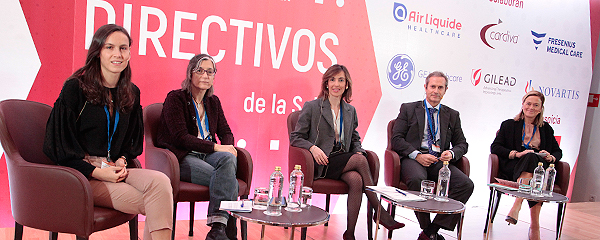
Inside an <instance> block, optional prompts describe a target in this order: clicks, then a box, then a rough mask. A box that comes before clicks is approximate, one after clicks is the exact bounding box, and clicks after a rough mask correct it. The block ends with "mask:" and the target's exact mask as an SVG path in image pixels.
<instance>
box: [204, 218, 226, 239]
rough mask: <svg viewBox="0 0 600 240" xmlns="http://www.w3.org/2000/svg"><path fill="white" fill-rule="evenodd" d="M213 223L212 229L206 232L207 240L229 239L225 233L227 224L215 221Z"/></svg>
mask: <svg viewBox="0 0 600 240" xmlns="http://www.w3.org/2000/svg"><path fill="white" fill-rule="evenodd" d="M211 225H212V227H211V228H210V231H208V234H206V240H229V238H227V235H226V234H225V224H222V223H220V222H214V223H212V224H211Z"/></svg>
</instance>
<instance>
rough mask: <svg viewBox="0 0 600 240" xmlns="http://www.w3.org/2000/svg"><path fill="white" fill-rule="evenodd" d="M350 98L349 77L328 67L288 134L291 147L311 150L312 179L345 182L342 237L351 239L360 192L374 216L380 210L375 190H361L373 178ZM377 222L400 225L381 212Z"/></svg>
mask: <svg viewBox="0 0 600 240" xmlns="http://www.w3.org/2000/svg"><path fill="white" fill-rule="evenodd" d="M351 98H352V79H351V78H350V73H349V72H348V69H347V68H346V67H345V66H343V65H338V64H335V65H333V66H331V67H329V69H327V71H326V72H325V74H323V78H322V80H321V91H320V92H319V96H318V98H317V99H315V100H312V101H310V102H306V103H305V104H304V106H303V107H302V112H301V113H300V116H299V118H298V123H297V124H296V129H295V130H294V131H293V132H292V133H291V135H290V144H291V145H292V146H295V147H300V148H304V149H308V150H309V151H310V152H311V154H312V156H313V158H314V160H315V162H316V163H317V164H315V179H319V178H328V179H341V180H342V181H344V182H346V183H347V184H348V187H349V191H348V206H347V208H348V217H347V227H346V231H345V232H344V235H343V238H344V239H345V240H346V239H355V237H354V230H355V227H356V221H357V219H358V213H359V210H360V205H361V202H362V193H363V192H365V194H366V195H367V199H368V200H369V203H371V206H373V208H374V209H375V211H376V214H375V215H377V211H378V209H380V208H379V199H378V198H377V196H376V195H375V193H373V192H371V191H364V189H365V186H370V185H373V178H372V176H371V170H370V169H369V163H368V162H367V158H366V152H365V150H363V149H362V146H361V143H360V136H359V135H358V132H357V131H356V127H358V117H357V116H356V109H355V108H354V107H353V106H352V105H350V104H349V103H350V101H351ZM381 209H383V208H381ZM380 222H381V223H382V225H383V226H384V227H386V228H387V229H389V230H393V229H398V228H401V227H404V224H403V223H398V222H396V221H395V220H394V219H393V218H392V217H391V216H390V215H389V213H387V212H385V211H383V212H381V220H380Z"/></svg>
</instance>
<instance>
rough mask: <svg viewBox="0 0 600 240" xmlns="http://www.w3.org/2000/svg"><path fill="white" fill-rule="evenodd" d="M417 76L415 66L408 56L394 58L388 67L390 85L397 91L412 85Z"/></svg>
mask: <svg viewBox="0 0 600 240" xmlns="http://www.w3.org/2000/svg"><path fill="white" fill-rule="evenodd" d="M414 76H415V64H414V62H413V60H412V59H411V58H410V57H409V56H408V55H406V54H398V55H396V56H394V57H393V58H392V59H391V60H390V62H389V63H388V66H387V78H388V81H389V82H390V84H391V85H392V86H393V87H394V88H397V89H404V88H406V87H408V86H409V85H410V83H411V82H412V80H413V78H414Z"/></svg>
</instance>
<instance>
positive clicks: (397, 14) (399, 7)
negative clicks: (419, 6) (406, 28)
mask: <svg viewBox="0 0 600 240" xmlns="http://www.w3.org/2000/svg"><path fill="white" fill-rule="evenodd" d="M407 13H408V12H407V11H406V7H405V6H404V4H402V3H397V2H395V3H394V18H395V19H396V21H398V22H404V19H406V15H407Z"/></svg>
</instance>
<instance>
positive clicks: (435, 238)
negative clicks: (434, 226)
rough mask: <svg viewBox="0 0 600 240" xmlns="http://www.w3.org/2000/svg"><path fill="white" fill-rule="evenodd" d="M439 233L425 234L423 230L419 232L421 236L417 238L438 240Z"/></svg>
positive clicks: (418, 239)
mask: <svg viewBox="0 0 600 240" xmlns="http://www.w3.org/2000/svg"><path fill="white" fill-rule="evenodd" d="M437 235H438V234H434V235H431V236H427V234H425V232H421V233H420V234H419V238H417V240H437Z"/></svg>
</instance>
